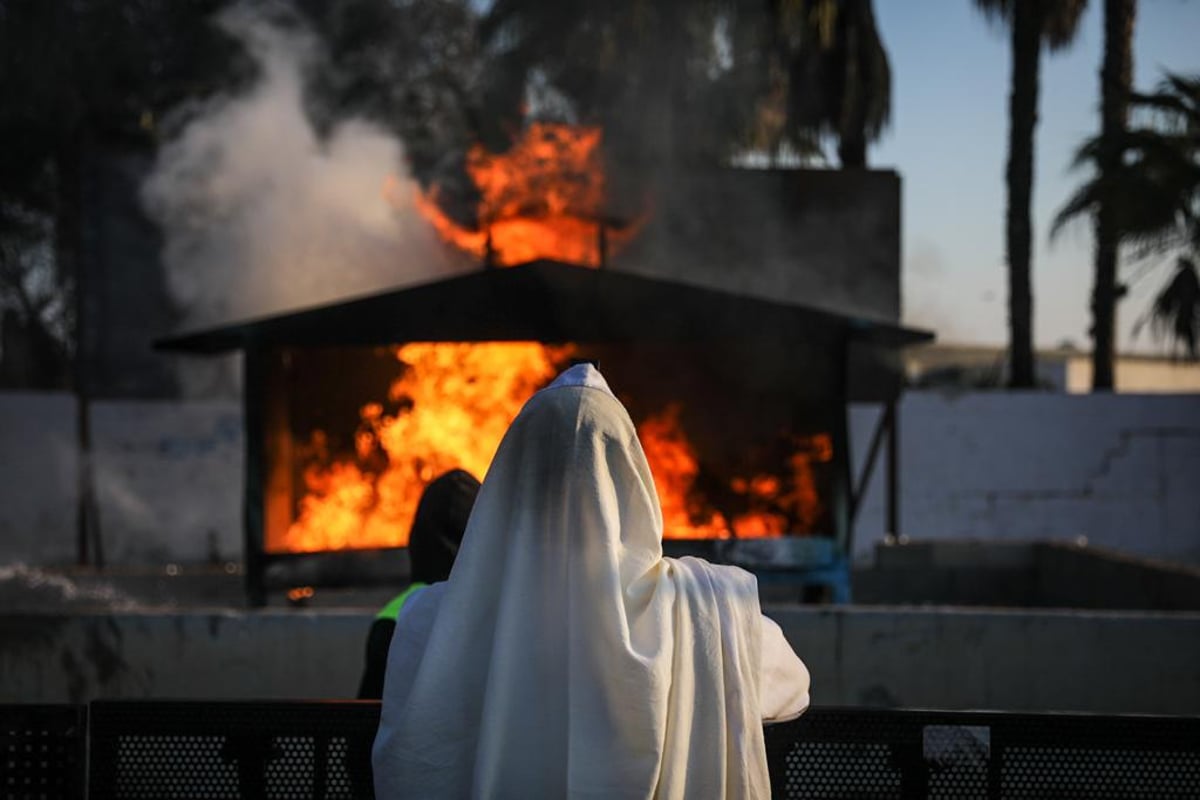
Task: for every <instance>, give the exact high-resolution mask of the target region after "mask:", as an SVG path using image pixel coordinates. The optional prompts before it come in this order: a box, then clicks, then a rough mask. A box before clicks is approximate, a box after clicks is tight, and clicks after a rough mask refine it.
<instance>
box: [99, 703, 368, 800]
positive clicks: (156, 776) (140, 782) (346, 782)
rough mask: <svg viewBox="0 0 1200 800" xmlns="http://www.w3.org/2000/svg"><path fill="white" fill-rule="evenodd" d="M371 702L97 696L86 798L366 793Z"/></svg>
mask: <svg viewBox="0 0 1200 800" xmlns="http://www.w3.org/2000/svg"><path fill="white" fill-rule="evenodd" d="M378 724H379V705H378V703H372V702H362V703H359V702H352V701H347V702H328V703H325V702H307V701H305V702H242V703H239V702H154V701H146V702H136V701H134V702H97V703H93V704H92V709H91V727H90V731H91V738H90V743H91V768H90V771H89V786H90V797H91V798H94V800H103V799H104V798H114V799H115V798H121V799H122V800H166V799H167V798H205V799H206V800H223V799H224V798H230V799H231V800H232V799H233V798H248V799H250V800H253V799H254V798H264V799H265V798H270V799H271V800H276V799H278V800H286V799H288V798H326V799H327V800H338V799H339V798H345V799H346V800H351V799H355V800H356V799H357V798H370V797H371V796H372V795H373V791H372V786H371V768H370V757H371V744H372V742H373V741H374V739H375V729H376V728H377V727H378Z"/></svg>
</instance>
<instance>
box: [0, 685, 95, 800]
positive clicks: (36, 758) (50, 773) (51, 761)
mask: <svg viewBox="0 0 1200 800" xmlns="http://www.w3.org/2000/svg"><path fill="white" fill-rule="evenodd" d="M85 720H86V709H85V708H84V707H83V706H69V705H14V706H0V798H3V799H4V800H58V798H64V799H66V798H70V799H71V800H74V798H78V797H83V787H84V769H85V761H84V742H85V739H84V736H85V733H86V725H85Z"/></svg>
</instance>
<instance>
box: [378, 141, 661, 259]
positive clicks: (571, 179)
mask: <svg viewBox="0 0 1200 800" xmlns="http://www.w3.org/2000/svg"><path fill="white" fill-rule="evenodd" d="M601 141H602V134H601V131H600V129H599V128H596V127H590V126H576V125H564V124H557V123H547V122H535V123H532V124H531V125H529V127H527V128H526V129H525V131H524V132H523V133H522V134H521V136H520V137H519V138H518V139H517V140H516V141H515V142H514V143H513V145H512V147H511V148H510V149H509V150H508V151H507V152H505V153H491V152H489V151H488V150H487V149H485V148H484V147H483V145H481V144H475V145H473V146H472V147H471V149H470V150H469V151H468V153H467V158H466V165H465V166H466V171H467V174H468V175H469V176H470V178H471V180H472V182H473V183H474V185H475V188H476V190H477V191H478V194H479V201H478V205H477V207H476V208H475V209H474V213H473V214H472V215H471V216H473V217H474V218H475V224H474V225H465V224H463V223H461V222H458V221H456V220H455V218H454V217H452V216H451V215H450V214H447V213H446V211H445V210H444V208H443V203H444V202H446V201H447V198H446V197H445V195H446V192H445V191H444V190H443V187H442V186H440V185H438V184H434V185H433V186H431V187H429V189H427V190H425V191H420V192H418V194H417V198H416V201H417V202H416V205H417V209H418V210H419V211H420V212H421V215H422V216H424V217H425V219H426V220H428V221H429V222H430V223H431V224H432V225H433V227H434V228H435V229H436V230H437V232H438V234H439V235H440V236H441V237H442V238H443V239H444V240H445V241H447V242H449V243H450V244H452V245H454V246H456V247H458V248H460V249H461V250H464V251H466V252H468V253H471V254H472V255H474V256H476V257H477V258H478V259H480V261H481V262H486V263H487V264H488V265H489V266H498V267H508V266H513V265H515V264H523V263H525V262H527V261H534V260H536V259H539V258H549V259H554V260H557V261H565V262H568V263H572V264H578V265H580V266H586V267H599V266H600V265H601V264H603V263H604V261H605V260H606V257H607V255H608V254H609V253H616V252H619V251H620V249H621V248H622V247H624V246H625V245H626V244H627V243H628V242H629V241H630V240H631V239H632V238H633V237H634V236H635V235H636V233H637V229H638V228H639V227H640V222H638V221H633V222H625V223H619V222H617V221H615V220H613V219H611V218H610V217H609V216H608V214H607V206H608V196H607V179H606V175H605V171H604V164H603V159H602V154H601V148H600V145H601ZM390 186H391V191H395V187H394V185H390Z"/></svg>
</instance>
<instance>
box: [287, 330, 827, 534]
mask: <svg viewBox="0 0 1200 800" xmlns="http://www.w3.org/2000/svg"><path fill="white" fill-rule="evenodd" d="M370 353H374V355H372V356H371V357H370V358H367V357H366V355H365V354H370ZM292 355H293V356H294V358H292V360H293V361H295V362H296V363H297V364H302V363H306V359H316V360H314V361H311V362H310V363H312V364H317V361H319V364H320V366H318V368H317V369H310V370H308V371H307V373H306V374H304V375H299V374H297V375H296V376H294V377H296V378H299V380H297V381H293V383H292V386H294V387H310V389H309V390H308V391H297V390H296V389H291V390H289V391H288V392H287V395H288V398H289V402H290V403H293V404H296V403H306V402H307V403H309V404H310V405H314V406H319V405H321V403H322V400H321V397H320V395H319V394H314V391H315V387H316V386H320V385H327V386H328V385H330V382H331V381H332V382H333V383H332V385H333V387H334V388H335V389H336V390H337V391H339V392H341V393H342V400H341V402H340V404H339V403H334V402H332V401H329V400H325V401H324V402H325V404H326V405H330V406H331V409H326V410H325V411H320V412H314V411H311V410H297V409H295V408H293V410H292V412H291V414H290V416H291V418H292V423H291V424H290V433H289V434H288V437H289V439H290V442H289V445H288V447H287V448H285V450H284V451H280V452H279V453H278V454H277V455H276V456H275V458H277V459H279V460H282V461H290V462H291V463H289V464H282V463H281V464H277V465H275V469H277V470H285V471H286V472H288V473H289V474H291V475H293V478H292V479H291V480H290V483H289V484H288V487H289V488H287V490H286V492H287V493H288V494H289V496H290V499H289V500H287V501H286V502H284V503H283V504H282V505H280V504H270V503H269V504H268V505H269V506H272V505H273V507H275V508H279V509H280V513H281V514H282V515H283V516H286V519H282V518H281V519H277V520H274V521H272V520H268V525H267V528H266V529H267V543H266V544H267V550H268V551H270V552H314V551H329V550H344V549H364V548H367V549H369V548H379V547H396V546H403V545H404V544H406V542H407V537H408V531H409V528H410V526H411V524H412V519H413V516H414V514H415V512H416V507H417V503H418V501H419V499H420V496H421V492H422V491H423V490H424V488H425V486H426V485H428V484H429V482H430V481H432V480H433V479H434V478H436V477H437V476H438V475H440V474H442V473H443V472H445V471H447V470H450V469H454V468H463V469H466V470H468V471H469V472H471V473H472V474H474V475H476V476H477V477H479V478H481V479H482V478H483V477H484V476H485V475H486V472H487V468H488V466H489V464H490V462H491V459H492V456H493V455H494V454H495V451H496V448H497V447H498V446H499V443H500V440H501V439H502V438H503V436H504V432H505V431H506V430H507V429H508V426H509V425H510V423H511V422H512V420H513V418H514V417H515V416H516V415H517V413H518V412H519V411H520V409H521V406H522V405H523V404H524V403H525V401H526V400H527V399H528V398H529V397H530V396H531V395H532V394H533V393H534V392H535V391H537V390H538V389H540V388H541V387H543V386H544V385H546V384H547V383H549V382H550V381H551V380H552V379H553V378H554V376H555V375H556V374H557V373H558V372H559V371H560V370H561V369H562V368H564V367H565V366H566V365H567V364H568V363H569V361H570V359H571V358H572V357H575V356H581V355H582V356H587V355H589V353H588V352H587V351H586V348H583V347H579V346H575V345H560V346H546V345H541V344H537V343H532V342H485V343H479V344H469V343H436V344H434V343H418V344H408V345H403V346H400V347H394V348H387V349H386V350H384V349H378V348H376V349H374V350H371V349H368V348H360V349H357V350H355V349H345V350H341V351H325V352H324V353H321V351H311V350H306V351H295V352H294V353H293V354H292ZM611 356H612V353H611V352H610V353H608V354H606V356H605V371H606V373H607V374H608V377H609V379H610V381H612V382H613V385H614V387H616V388H617V390H618V392H619V393H620V394H621V399H622V401H623V402H625V403H626V405H627V407H628V408H629V409H630V413H631V415H632V416H633V419H634V422H635V425H636V426H637V429H638V436H639V438H640V440H641V443H642V447H643V449H644V451H645V453H646V458H647V461H648V462H649V465H650V470H651V473H652V474H653V476H654V481H655V488H656V490H657V493H658V496H659V500H660V502H661V504H662V509H663V523H664V536H665V537H666V538H670V539H716V538H721V539H724V538H730V537H733V536H736V537H739V538H761V537H778V536H783V535H789V534H807V533H823V532H828V530H829V524H830V523H829V517H828V509H827V507H826V503H825V502H824V500H823V498H824V497H825V496H827V491H826V490H825V488H824V487H826V486H827V485H828V484H829V481H830V478H831V475H832V473H833V469H832V466H833V465H832V461H833V448H832V441H831V438H830V436H829V435H828V434H826V433H814V434H804V435H801V434H798V433H795V432H794V431H792V429H791V428H789V427H787V426H782V427H771V428H770V429H771V430H773V431H776V432H775V433H770V434H769V435H765V436H763V435H758V436H756V437H751V438H757V439H759V440H760V441H746V442H740V441H738V442H732V443H730V442H729V441H728V440H729V437H730V436H737V434H736V433H734V432H733V431H736V430H737V429H738V428H739V425H738V424H737V421H736V420H735V421H733V422H734V424H732V425H731V424H730V420H729V419H728V417H727V415H726V414H724V412H721V413H716V414H711V413H710V414H707V415H706V414H705V413H703V412H704V409H703V408H701V407H698V406H695V405H693V406H692V407H691V408H690V409H689V407H688V406H686V405H685V404H684V403H683V402H682V401H674V400H669V399H668V400H666V401H664V400H662V399H657V400H648V399H643V401H642V402H641V403H639V402H637V399H636V398H635V397H630V396H627V395H626V394H625V392H624V391H623V390H628V391H629V392H632V393H636V392H637V386H638V379H637V378H635V373H636V372H637V369H630V368H631V366H640V367H642V368H644V366H645V363H646V362H645V359H639V358H638V357H637V356H636V354H632V353H631V354H630V355H629V356H628V357H627V358H626V359H614V358H612V357H611ZM371 359H374V360H371ZM639 362H640V364H639ZM371 370H375V371H376V372H377V373H378V375H377V376H376V377H375V378H374V379H372V380H370V381H364V380H362V378H361V375H360V373H361V372H363V371H368V372H369V371H371ZM627 370H628V371H627ZM301 371H304V370H301ZM331 371H336V372H340V373H342V377H341V379H340V380H338V376H336V375H332V374H330V372H331ZM355 379H357V381H358V382H357V383H355V384H354V385H350V384H351V383H352V382H353V381H354V380H355ZM669 383H670V382H669V381H661V382H660V385H669ZM371 386H376V387H378V389H371V388H370V387H371ZM372 391H377V392H378V394H377V395H376V397H377V398H378V399H371V397H370V393H371V392H372ZM360 392H365V393H366V396H365V397H363V396H360V394H359V393H360ZM356 397H357V398H358V402H357V403H350V402H348V401H350V400H351V399H353V398H356ZM364 400H366V402H363V401H364ZM731 406H732V407H741V408H744V410H745V411H746V413H748V414H756V413H757V414H761V413H762V409H761V408H756V407H755V406H753V405H744V406H742V405H741V404H739V403H732V404H731ZM731 406H729V405H727V406H726V408H728V407H731ZM339 408H340V409H345V411H339V410H338V409H339ZM342 416H345V420H344V421H342ZM713 419H717V420H718V422H717V423H716V424H714V423H713V422H712V420H713ZM780 431H782V432H780ZM714 437H716V438H715V439H714ZM721 440H723V441H724V442H725V451H724V452H718V451H715V450H714V448H713V447H712V443H713V442H714V441H721ZM706 448H707V456H706V455H705V450H706ZM730 452H732V453H734V454H735V456H734V457H730V456H729V455H728V453H730ZM284 509H286V510H284Z"/></svg>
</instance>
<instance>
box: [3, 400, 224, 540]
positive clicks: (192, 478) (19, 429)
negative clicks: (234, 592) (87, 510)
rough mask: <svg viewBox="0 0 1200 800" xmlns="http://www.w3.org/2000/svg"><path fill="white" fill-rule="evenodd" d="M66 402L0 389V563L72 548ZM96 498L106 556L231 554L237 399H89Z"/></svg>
mask: <svg viewBox="0 0 1200 800" xmlns="http://www.w3.org/2000/svg"><path fill="white" fill-rule="evenodd" d="M76 431H77V427H76V405H75V400H74V398H73V397H71V396H70V395H65V394H17V393H3V394H0V564H3V563H9V562H14V561H22V562H26V563H32V564H55V563H64V562H67V563H69V562H72V561H74V559H75V557H76V552H77V550H76V533H75V531H76V527H75V525H76V523H75V519H76V517H75V515H76V504H77V500H78V496H79V494H78V482H77V467H78V455H77V453H78V450H77V440H76ZM92 448H93V463H94V465H95V486H96V499H97V503H98V507H99V518H100V530H101V536H102V540H103V547H104V554H105V558H106V560H107V561H108V562H109V563H139V562H142V563H162V562H165V561H205V560H231V559H240V558H241V550H242V537H241V530H242V522H241V508H242V503H241V492H242V460H243V445H242V415H241V408H240V406H239V405H238V404H237V403H236V402H189V403H186V404H179V403H172V402H158V401H155V402H130V401H122V402H98V403H94V404H93V406H92Z"/></svg>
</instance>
